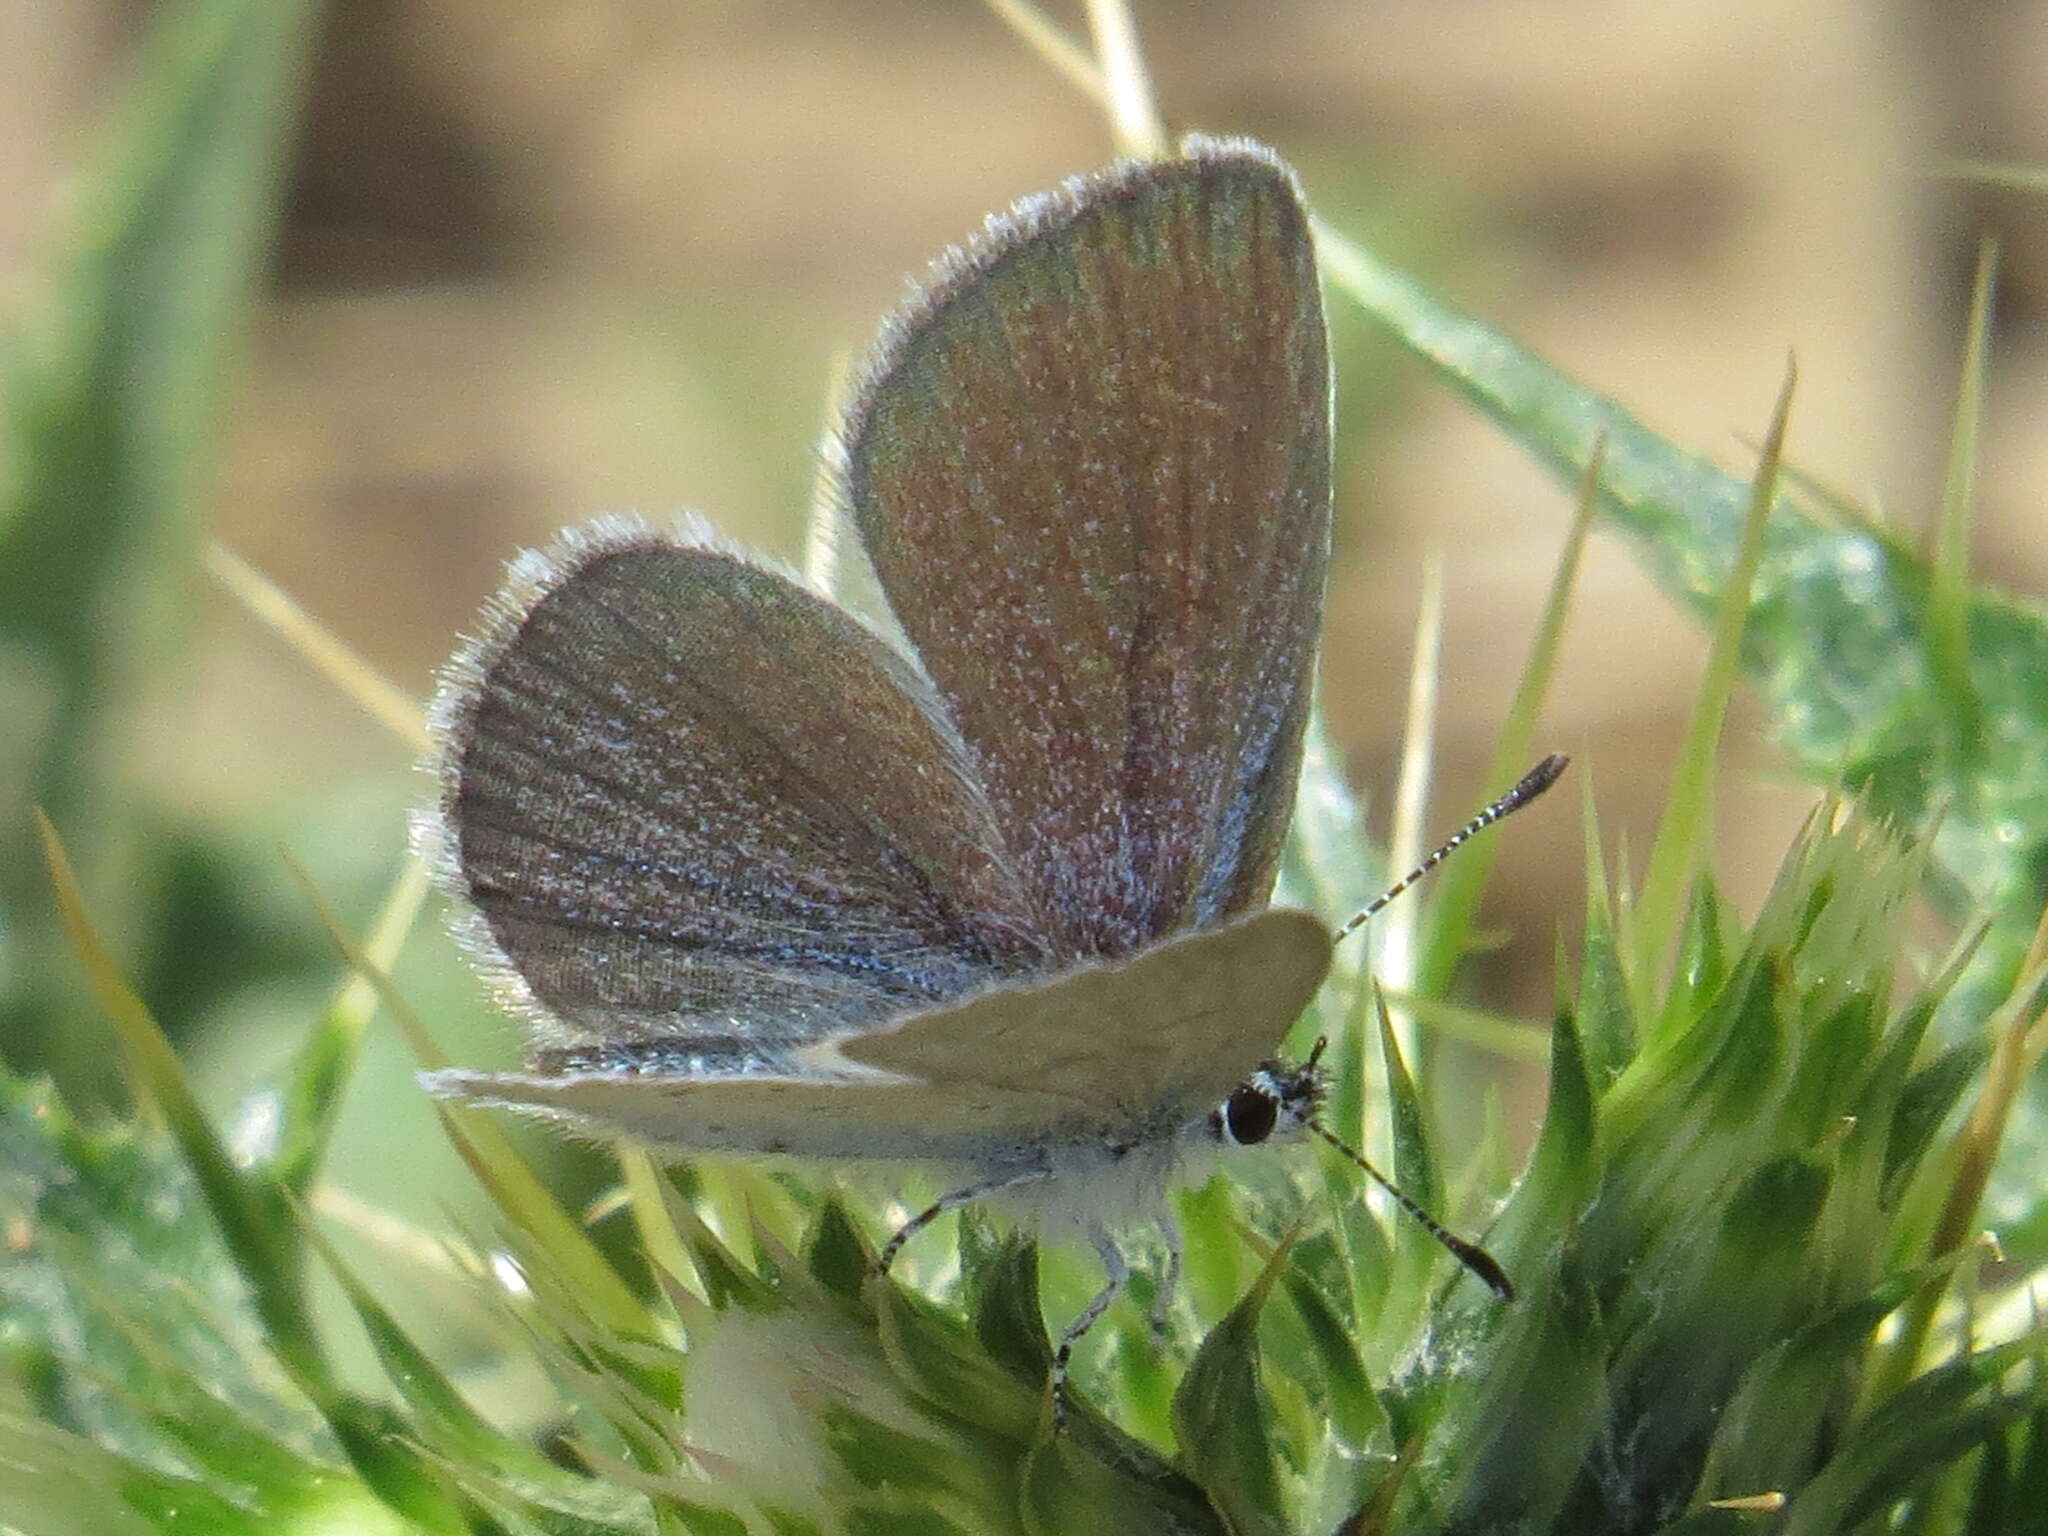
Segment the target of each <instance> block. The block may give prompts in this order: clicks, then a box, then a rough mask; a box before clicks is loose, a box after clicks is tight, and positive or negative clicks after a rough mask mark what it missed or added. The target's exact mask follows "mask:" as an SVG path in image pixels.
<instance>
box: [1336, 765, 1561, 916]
mask: <svg viewBox="0 0 2048 1536" xmlns="http://www.w3.org/2000/svg"><path fill="white" fill-rule="evenodd" d="M1570 761H1571V759H1570V758H1568V757H1566V756H1565V755H1564V754H1563V753H1561V752H1553V753H1551V754H1550V756H1548V757H1546V758H1545V759H1543V761H1542V762H1540V763H1538V764H1537V765H1536V766H1535V767H1534V768H1531V769H1530V770H1529V771H1528V772H1527V773H1525V774H1523V775H1522V776H1521V778H1519V779H1517V780H1516V781H1515V786H1514V788H1512V789H1510V790H1509V791H1508V792H1507V793H1506V794H1504V795H1502V796H1501V797H1500V798H1499V799H1498V800H1496V801H1494V802H1493V804H1491V805H1489V806H1488V807H1487V808H1486V809H1485V810H1483V811H1481V812H1480V813H1479V814H1478V815H1477V816H1474V817H1473V818H1472V819H1471V820H1470V821H1468V822H1466V823H1465V825H1464V826H1462V827H1460V828H1458V830H1457V831H1455V832H1453V833H1452V834H1451V835H1450V836H1449V837H1447V838H1445V839H1444V840H1443V842H1441V843H1439V844H1438V845H1437V848H1436V851H1435V852H1434V853H1432V854H1430V856H1429V857H1428V858H1426V859H1424V860H1423V861H1422V862H1421V863H1420V864H1418V865H1416V866H1415V867H1414V868H1413V869H1411V870H1409V871H1408V873H1407V874H1405V875H1403V876H1402V877H1401V878H1400V879H1398V880H1396V881H1395V882H1394V883H1393V884H1392V885H1390V886H1388V887H1387V888H1386V889H1385V890H1384V891H1381V892H1380V893H1379V895H1377V896H1375V897H1373V899H1372V900H1371V901H1369V902H1367V903H1366V906H1365V910H1364V911H1363V912H1361V913H1359V914H1358V916H1356V917H1354V918H1352V919H1351V921H1350V922H1348V923H1346V924H1345V925H1344V926H1343V927H1342V928H1339V929H1338V930H1337V937H1338V938H1340V939H1342V938H1344V937H1346V936H1348V935H1350V934H1353V933H1356V932H1357V931H1358V930H1359V929H1361V928H1363V927H1364V926H1365V925H1366V924H1367V923H1369V922H1370V921H1372V919H1373V916H1374V914H1376V913H1378V912H1379V911H1381V910H1382V909H1383V908H1385V906H1386V905H1387V903H1388V902H1390V901H1392V900H1393V899H1394V898H1395V897H1396V896H1399V895H1400V894H1401V893H1402V892H1403V891H1405V890H1407V889H1408V887H1409V886H1411V885H1413V884H1414V883H1415V882H1416V881H1418V880H1420V879H1421V878H1422V877H1423V876H1424V875H1426V874H1428V873H1429V872H1430V871H1431V870H1432V869H1435V868H1436V867H1437V865H1439V864H1441V863H1443V861H1444V860H1445V859H1447V858H1449V857H1450V856H1451V855H1452V854H1453V853H1455V852H1456V851H1457V850H1458V849H1459V848H1460V847H1462V846H1463V845H1464V844H1466V843H1468V842H1470V841H1471V840H1472V839H1473V838H1475V837H1477V836H1478V835H1479V834H1480V833H1481V832H1484V831H1485V830H1486V829H1487V828H1488V827H1490V826H1492V825H1493V824H1494V823H1495V822H1496V821H1500V820H1502V819H1503V818H1505V817H1508V816H1511V815H1513V814H1514V813H1515V812H1516V811H1519V810H1520V809H1521V808H1522V807H1523V806H1525V805H1527V804H1528V803H1529V802H1530V801H1531V800H1534V799H1535V798H1536V797H1537V796H1538V795H1540V794H1542V793H1543V791H1545V790H1546V789H1548V788H1550V786H1551V785H1553V784H1555V783H1556V782H1557V776H1558V775H1559V774H1561V773H1563V772H1564V769H1565V764H1567V763H1569V762H1570Z"/></svg>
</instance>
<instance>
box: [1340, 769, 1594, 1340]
mask: <svg viewBox="0 0 2048 1536" xmlns="http://www.w3.org/2000/svg"><path fill="white" fill-rule="evenodd" d="M1558 762H1559V766H1562V765H1563V759H1561V758H1560V759H1559V760H1558ZM1509 809H1510V810H1512V809H1513V807H1512V806H1510V807H1509ZM1502 814H1503V815H1505V814H1506V812H1502ZM1495 819H1496V820H1497V819H1498V818H1495ZM1466 835H1467V836H1469V835H1470V834H1469V833H1467V834H1466ZM1305 1123H1306V1124H1307V1126H1308V1128H1309V1129H1310V1130H1312V1131H1314V1132H1315V1133H1316V1134H1317V1135H1318V1136H1320V1137H1322V1138H1323V1140H1325V1141H1327V1142H1328V1143H1329V1144H1330V1145H1331V1146H1333V1147H1335V1148H1336V1149H1337V1150H1338V1151H1339V1152H1342V1153H1343V1154H1344V1155H1345V1156H1346V1157H1348V1158H1350V1159H1351V1161H1352V1162H1354V1163H1356V1164H1357V1165H1358V1166H1359V1167H1361V1168H1363V1169H1364V1170H1365V1171H1366V1173H1367V1175H1369V1176H1370V1177H1371V1179H1372V1180H1373V1182H1374V1183H1376V1184H1378V1185H1379V1187H1380V1188H1381V1189H1384V1190H1385V1191H1386V1192H1387V1193H1388V1194H1389V1195H1392V1196H1393V1197H1394V1203H1395V1204H1396V1205H1398V1206H1400V1207H1401V1209H1402V1210H1404V1211H1406V1212H1407V1213H1408V1214H1409V1215H1410V1216H1413V1217H1414V1218H1415V1219H1416V1220H1417V1221H1418V1222H1420V1223H1421V1224H1422V1229H1423V1231H1425V1232H1427V1233H1428V1234H1429V1235H1430V1236H1431V1237H1433V1238H1435V1239H1436V1240H1437V1241H1438V1242H1440V1243H1442V1244H1443V1245H1444V1247H1446V1248H1448V1249H1449V1250H1450V1251H1451V1257H1452V1258H1454V1259H1456V1260H1457V1261H1458V1262H1459V1263H1460V1264H1462V1265H1464V1266H1465V1267H1466V1268H1467V1269H1469V1270H1471V1271H1472V1273H1473V1274H1475V1275H1477V1276H1478V1277H1479V1278H1480V1279H1482V1280H1484V1281H1485V1282H1486V1283H1487V1285H1489V1286H1490V1287H1492V1289H1493V1294H1494V1295H1496V1296H1498V1297H1499V1298H1500V1299H1501V1300H1502V1301H1513V1300H1514V1299H1515V1284H1514V1282H1513V1281H1512V1280H1510V1279H1508V1272H1507V1271H1506V1270H1504V1269H1502V1268H1501V1267H1500V1263H1499V1261H1498V1260H1496V1259H1495V1258H1494V1256H1493V1255H1492V1254H1490V1253H1488V1252H1487V1251H1486V1250H1485V1249H1484V1248H1482V1247H1480V1246H1479V1245H1478V1244H1477V1243H1468V1242H1466V1241H1465V1239H1464V1238H1462V1237H1460V1236H1458V1234H1457V1233H1455V1232H1453V1231H1451V1230H1450V1229H1449V1228H1447V1227H1446V1226H1445V1225H1444V1224H1443V1223H1442V1222H1440V1221H1438V1220H1437V1219H1436V1218H1435V1217H1434V1216H1432V1215H1430V1214H1429V1212H1428V1211H1426V1210H1424V1209H1423V1208H1422V1207H1421V1205H1419V1204H1418V1203H1417V1202H1416V1201H1415V1200H1414V1199H1413V1198H1412V1197H1411V1196H1410V1195H1409V1194H1408V1193H1407V1191H1406V1190H1404V1189H1402V1188H1401V1186H1400V1185H1398V1184H1396V1183H1395V1182H1394V1181H1393V1180H1392V1179H1390V1178H1388V1177H1387V1176H1386V1175H1385V1174H1384V1173H1381V1172H1380V1171H1379V1169H1377V1168H1375V1167H1373V1165H1372V1164H1371V1163H1369V1162H1367V1161H1366V1160H1365V1158H1364V1156H1363V1155H1361V1154H1360V1153H1358V1152H1354V1151H1353V1150H1352V1149H1351V1147H1350V1146H1349V1145H1347V1144H1346V1143H1345V1142H1344V1141H1343V1140H1342V1138H1340V1137H1337V1136H1335V1135H1332V1134H1331V1133H1330V1132H1329V1131H1327V1130H1325V1129H1324V1128H1323V1127H1322V1126H1321V1125H1319V1124H1318V1123H1317V1122H1315V1121H1314V1120H1310V1121H1307V1122H1305Z"/></svg>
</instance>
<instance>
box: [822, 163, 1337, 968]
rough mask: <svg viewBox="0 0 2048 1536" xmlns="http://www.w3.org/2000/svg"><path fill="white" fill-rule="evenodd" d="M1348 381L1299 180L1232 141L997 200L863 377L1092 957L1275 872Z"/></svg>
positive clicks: (903, 545) (970, 705)
mask: <svg viewBox="0 0 2048 1536" xmlns="http://www.w3.org/2000/svg"><path fill="white" fill-rule="evenodd" d="M1329 388H1330V385H1329V362H1328V355H1327V345H1326V342H1325V338H1324V331H1323V315H1322V306H1321V299H1320V296H1319V294H1318V290H1317V286H1316V276H1315V267H1314V260H1313V254H1312V251H1311V248H1310V240H1309V233H1308V227H1307V217H1306V214H1305V212H1304V210H1303V207H1302V204H1301V201H1300V198H1299V194H1298V193H1297V191H1296V189H1295V186H1294V183H1293V179H1292V177H1291V175H1290V174H1289V173H1288V171H1287V170H1286V169H1285V167H1284V166H1282V165H1281V164H1280V163H1279V162H1278V161H1277V160H1275V159H1274V158H1273V157H1272V156H1271V155H1270V154H1268V153H1267V152H1266V151H1264V150H1261V149H1259V148H1257V147H1256V146H1250V145H1245V144H1242V143H1229V142H1213V141H1191V145H1190V151H1189V156H1188V158H1185V159H1181V160H1176V161H1170V162H1164V163H1142V164H1139V163H1134V164H1129V165H1125V166H1122V167H1119V168H1116V169H1114V170H1111V171H1108V172H1105V173H1103V174H1102V175H1100V176H1098V177H1094V178H1090V179H1088V180H1086V181H1083V182H1078V183H1074V184H1070V185H1069V187H1068V188H1067V189H1066V190H1065V191H1063V192H1060V193H1055V194H1052V195H1050V196H1047V197H1045V198H1041V199H1038V200H1035V201H1032V202H1029V203H1025V204H1022V205H1020V206H1019V207H1018V208H1017V209H1015V210H1013V211H1012V213H1011V214H1010V215H1009V216H1008V217H1006V218H1003V219H998V220H993V221H991V224H990V226H989V229H988V231H987V233H986V234H985V235H984V237H983V238H982V239H981V240H980V241H979V242H978V243H976V244H974V245H972V246H970V247H969V248H968V249H967V250H965V251H964V252H960V253H956V255H955V256H954V257H952V258H950V259H949V260H948V261H946V262H944V263H942V264H941V267H940V270H939V273H938V275H937V277H936V279H935V281H934V283H933V286H932V287H931V289H930V290H929V292H927V293H926V294H924V295H922V296H921V297H919V298H918V299H916V300H914V301H913V302H912V303H911V304H910V305H908V306H907V307H906V308H905V310H904V311H903V312H902V313H901V314H899V315H898V316H897V317H896V319H895V320H894V321H892V322H891V324H890V326H889V327H888V329H887V330H885V332H884V335H883V338H882V341H881V344H880V345H879V347H878V349H877V352H876V354H875V356H874V358H873V359H872V360H871V361H870V362H869V364H868V365H867V368H866V369H865V371H864V372H863V374H862V376H861V379H860V381H859V384H858V386H857V389H856V391H855V396H854V404H853V407H852V409H851V411H850V412H849V417H848V423H847V426H846V429H845V431H844V433H843V435H842V438H841V441H840V445H839V448H840V453H841V456H842V465H841V468H842V472H843V478H844V491H845V494H846V496H847V499H848V502H849V505H850V511H851V513H852V515H853V518H854V521H855V523H856V524H857V526H858V528H859V530H860V533H861V536H862V539H863V541H864V543H865V545H866V548H867V552H868V554H869V556H870V558H871V560H872V562H873V565H874V568H875V572H876V575H877V576H878V577H879V579H880V581H881V583H882V586H883V589H884V591H885V592H886V593H887V595H888V598H889V601H890V604H891V606H892V608H893V609H894V611H895V615H896V618H897V619H898V620H899V622H900V623H901V625H902V627H903V629H904V631H905V633H906V634H907V635H908V636H909V638H910V640H911V642H912V643H913V644H914V645H915V646H916V648H917V650H918V653H919V655H920V656H921V658H922V660H923V662H924V665H925V668H926V670H927V671H928V673H929V674H930V676H931V678H932V680H933V682H934V683H935V684H936V686H937V689H938V692H939V694H940V696H941V697H942V698H943V699H944V700H945V702H946V705H947V707H948V709H949V710H950V713H951V717H952V719H953V721H954V723H955V724H956V725H957V727H958V730H959V732H960V735H961V737H962V738H963V739H964V741H965V743H966V747H967V751H968V754H969V756H970V759H971V761H972V762H973V764H974V766H975V768H976V770H977V772H978V775H979V778H980V781H981V783H982V785H983V786H984V788H985V790H986V792H987V795H988V799H989V801H990V803H991V805H992V806H993V809H994V814H995V821H996V825H997V827H998V829H999V831H1000V835H1001V836H1002V837H1003V839H1004V840H1005V846H1006V848H1007V849H1008V851H1009V854H1010V858H1011V862H1012V865H1013V867H1014V868H1015V869H1016V870H1017V872H1018V873H1019V875H1020V877H1021V879H1022V880H1023V881H1024V883H1025V885H1026V888H1027V891H1028V904H1029V905H1030V906H1031V907H1032V908H1033V910H1034V911H1035V912H1037V913H1038V914H1039V920H1040V922H1041V924H1042V926H1043V927H1044V928H1045V929H1046V930H1047V931H1048V932H1049V934H1050V935H1051V938H1052V941H1053V943H1054V945H1055V947H1056V949H1057V950H1058V951H1059V952H1060V953H1061V954H1062V955H1063V956H1066V957H1070V958H1071V957H1082V956H1089V955H1120V954H1126V953H1129V952H1131V951H1133V950H1135V949H1138V948H1141V947H1143V946H1144V945H1146V944H1148V943H1150V942H1152V941H1154V940H1157V939H1159V938H1161V937H1164V936H1166V935H1168V934H1171V933H1175V932H1179V931H1183V930H1185V929H1189V928H1195V927H1201V926H1205V925H1207V924H1210V923H1213V922H1216V921H1218V920H1219V919H1221V918H1223V917H1225V916H1228V915H1230V914H1232V913H1235V912H1239V911H1243V910H1246V909H1248V908H1252V907H1256V906H1258V905H1260V904H1262V903H1263V902H1264V901H1265V899H1266V897H1267V895H1268V894H1269V891H1270V888H1271V884H1272V878H1273V872H1274V866H1275V861H1276V859H1277V856H1278V851H1279V845H1280V842H1281V840H1282V838H1283V836H1284V834H1285V830H1286V824H1287V817H1288V812H1289V810H1290V809H1291V806H1292V801H1293V796H1294V790H1295V780H1296V776H1297V769H1298V766H1299V760H1300V743H1301V733H1302V726H1303V722H1304V720H1305V718H1306V711H1307V700H1308V691H1309V674H1310V670H1311V668H1312V666H1313V660H1314V655H1315V637H1316V633H1317V628H1318V625H1319V622H1320V614H1321V603H1322V589H1323V579H1324V573H1325V567H1326V564H1327V559H1328V546H1329V521H1330V439H1329V419H1330V418H1329V409H1330V407H1329Z"/></svg>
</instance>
